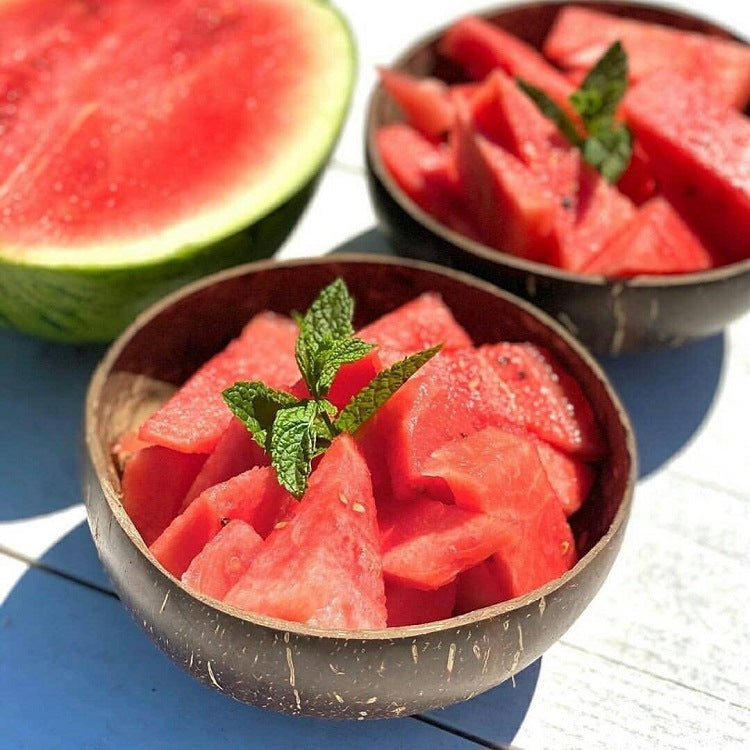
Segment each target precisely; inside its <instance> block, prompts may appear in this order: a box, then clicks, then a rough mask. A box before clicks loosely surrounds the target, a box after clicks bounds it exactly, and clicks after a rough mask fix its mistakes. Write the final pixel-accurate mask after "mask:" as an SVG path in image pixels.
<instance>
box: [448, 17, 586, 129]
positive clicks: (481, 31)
mask: <svg viewBox="0 0 750 750" xmlns="http://www.w3.org/2000/svg"><path fill="white" fill-rule="evenodd" d="M440 51H441V52H442V53H443V54H444V55H446V56H447V57H449V58H450V59H452V60H454V61H455V62H457V63H458V64H459V65H461V66H462V67H463V68H464V70H465V71H466V73H467V74H468V75H469V76H470V77H471V78H473V79H474V80H483V79H484V78H486V77H487V76H488V75H489V74H490V73H491V72H492V71H493V70H495V69H496V68H500V69H501V70H503V71H505V73H507V74H508V75H509V76H511V77H512V78H522V79H524V80H525V81H527V82H528V83H531V84H533V85H534V86H536V87H538V88H540V89H542V90H543V91H545V92H546V93H547V94H548V95H549V96H550V97H551V98H552V99H554V101H555V102H557V104H558V105H559V106H560V107H562V108H563V109H564V110H565V111H566V112H567V113H568V114H569V116H570V117H571V118H573V119H574V121H577V120H578V114H577V112H576V111H575V110H574V109H573V107H572V106H571V104H570V102H569V101H568V97H569V96H570V94H572V93H573V91H574V90H575V87H574V86H573V85H572V84H571V83H570V81H568V80H567V79H566V78H565V76H564V75H563V74H562V73H560V72H559V71H558V70H556V69H555V68H554V67H552V65H550V64H549V63H548V62H547V61H546V60H545V59H544V58H543V57H542V55H541V54H539V52H537V51H536V50H535V49H534V48H533V47H532V46H531V45H529V44H526V42H524V41H522V40H521V39H519V38H518V37H516V36H513V34H510V33H508V32H507V31H505V30H503V29H501V28H500V27H499V26H494V25H493V24H491V23H489V22H488V21H485V20H483V19H481V18H477V17H476V16H466V17H464V18H462V19H459V20H458V21H457V22H456V23H454V24H453V25H452V26H451V27H450V28H449V29H448V30H447V31H446V33H445V34H444V35H443V37H442V38H441V40H440Z"/></svg>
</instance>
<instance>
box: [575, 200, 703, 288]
mask: <svg viewBox="0 0 750 750" xmlns="http://www.w3.org/2000/svg"><path fill="white" fill-rule="evenodd" d="M713 265H714V259H713V258H712V256H711V253H709V251H708V250H707V248H706V247H705V246H704V244H703V243H702V242H701V240H700V238H699V237H698V236H697V235H696V234H695V232H694V231H693V230H692V229H691V228H690V227H689V226H688V225H687V224H686V223H685V221H684V220H683V219H682V217H681V216H680V215H679V214H678V213H677V212H676V211H675V210H674V208H673V207H672V205H671V204H670V203H669V201H667V200H666V199H665V198H664V197H663V196H656V197H655V198H652V199H651V200H649V201H648V202H647V203H644V204H643V205H642V206H641V207H640V209H639V211H638V213H637V214H636V215H635V216H634V217H633V219H632V220H631V221H630V222H629V223H628V224H626V225H625V226H624V227H623V228H622V229H621V230H620V231H619V232H618V233H617V234H616V235H615V236H614V237H612V239H610V241H609V242H608V243H607V244H606V245H605V246H604V248H603V249H602V251H601V252H600V253H598V254H597V255H594V256H593V257H592V258H591V259H590V261H589V262H588V263H587V264H586V265H585V266H584V267H583V268H582V269H581V270H582V271H583V272H584V273H598V274H602V275H604V276H608V277H610V278H618V277H629V276H636V275H638V274H667V273H690V272H692V271H703V270H705V269H707V268H712V267H713Z"/></svg>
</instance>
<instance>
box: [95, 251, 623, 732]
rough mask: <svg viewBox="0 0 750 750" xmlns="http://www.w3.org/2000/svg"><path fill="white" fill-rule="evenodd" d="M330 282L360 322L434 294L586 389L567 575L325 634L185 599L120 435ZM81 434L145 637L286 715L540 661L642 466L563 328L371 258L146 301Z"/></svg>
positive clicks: (113, 560)
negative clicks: (390, 622) (594, 462)
mask: <svg viewBox="0 0 750 750" xmlns="http://www.w3.org/2000/svg"><path fill="white" fill-rule="evenodd" d="M337 277H341V278H343V279H344V281H345V282H346V284H347V286H348V288H349V290H350V292H351V294H352V296H353V297H354V299H355V300H356V310H355V321H354V323H355V326H360V325H362V324H364V323H366V322H368V321H371V320H373V319H375V318H377V317H378V316H379V315H381V314H383V313H385V312H388V311H390V310H393V309H395V308H396V307H397V306H399V305H400V304H402V303H404V302H407V301H408V300H410V299H412V298H414V297H415V296H417V295H418V294H420V293H422V292H425V291H434V292H437V293H439V294H440V295H441V296H442V298H443V300H444V301H445V302H446V303H447V304H448V306H449V307H450V308H451V310H452V311H453V314H454V316H455V318H456V319H457V321H458V322H459V323H460V324H462V325H463V326H464V327H465V329H466V330H467V331H468V333H469V334H470V335H471V336H472V338H473V339H474V341H475V343H477V344H479V343H483V342H494V341H498V340H501V339H504V340H508V341H530V342H533V343H536V344H538V345H543V346H544V347H547V348H548V349H549V350H550V351H551V352H552V353H553V354H554V355H555V356H556V357H557V358H558V360H559V361H560V363H562V365H563V366H564V367H565V368H566V369H567V370H568V371H569V373H570V374H571V375H572V376H573V377H574V378H575V379H576V380H577V381H578V383H579V384H580V385H581V386H582V388H583V391H584V392H585V393H586V394H587V396H588V398H589V399H590V402H591V405H592V407H593V411H594V413H595V414H596V415H597V419H598V420H599V422H600V427H601V430H602V433H603V435H604V437H605V440H606V444H607V456H606V458H605V459H604V460H603V461H602V463H601V469H600V471H599V472H598V476H597V479H596V480H595V484H594V486H593V488H592V490H591V492H590V494H589V497H588V499H587V501H586V503H585V504H584V506H583V507H582V508H581V509H580V510H579V511H578V512H577V513H575V514H574V515H573V516H571V518H570V522H571V528H572V529H573V534H574V536H575V540H576V545H577V548H578V552H579V561H578V563H577V564H576V565H575V566H574V567H573V568H572V569H571V570H569V571H568V572H567V573H565V574H564V575H563V576H562V577H560V578H558V579H556V580H553V581H550V582H549V583H547V584H546V585H544V586H542V587H541V588H539V589H537V590H534V591H533V592H531V593H528V594H526V595H524V596H522V597H518V598H516V599H513V600H510V601H506V602H503V603H501V604H497V605H493V606H491V607H486V608H484V609H480V610H475V611H473V612H470V613H468V614H465V615H461V616H457V617H453V618H450V619H446V620H442V621H438V622H433V623H429V624H426V625H415V626H407V627H395V628H387V629H382V630H359V631H330V630H323V629H320V628H314V627H310V626H307V625H301V624H298V623H293V622H288V621H284V620H280V619H275V618H270V617H265V616H260V615H252V614H248V613H247V612H243V611H240V610H238V609H234V608H232V607H230V606H227V605H225V604H223V603H221V602H219V601H217V600H213V599H209V598H205V597H203V596H200V595H197V594H193V593H191V591H190V590H188V589H187V588H186V587H185V586H184V585H183V584H182V583H181V581H180V580H178V579H177V578H175V577H173V576H172V575H170V574H169V573H168V572H167V571H166V570H165V569H164V568H163V567H162V566H161V565H160V564H159V563H158V562H157V561H156V559H155V558H154V557H153V555H152V554H151V552H150V551H149V549H148V547H147V546H146V545H145V544H144V542H143V540H142V539H141V537H140V535H139V533H138V532H137V531H136V528H135V526H134V525H133V523H132V522H131V520H130V518H129V517H128V515H127V514H126V512H125V510H124V508H123V505H122V502H121V484H120V473H119V470H118V466H117V464H116V461H115V459H114V458H113V456H112V445H113V443H114V441H115V440H116V439H117V438H118V437H119V436H120V435H122V434H123V433H124V432H126V431H128V430H131V429H133V428H134V427H136V426H137V425H139V424H140V423H141V421H142V420H143V418H144V416H145V415H146V414H148V413H150V412H151V411H153V409H154V408H155V407H156V406H157V405H158V404H159V403H160V402H161V401H162V400H163V399H164V393H165V392H167V391H169V390H170V387H171V386H175V385H179V384H180V383H182V382H184V381H185V379H186V378H187V377H188V376H189V375H190V374H191V373H193V372H194V371H195V370H196V369H197V368H198V367H199V366H200V365H201V364H202V363H204V362H205V361H206V360H208V359H209V358H210V357H211V356H212V355H213V354H215V353H216V352H218V351H220V350H221V349H222V348H223V347H224V346H225V345H226V344H227V343H228V342H229V341H230V340H231V339H232V338H233V337H235V336H237V334H238V333H239V332H240V330H241V329H242V327H243V325H244V324H245V323H246V322H247V321H248V320H249V319H250V318H251V316H252V315H254V314H255V313H257V312H260V311H262V310H273V311H276V312H279V313H290V312H291V311H294V310H305V309H307V307H308V306H309V304H310V302H311V301H312V300H313V299H314V297H315V295H316V294H317V293H318V291H319V290H320V289H321V288H323V287H324V286H325V285H327V284H328V283H330V282H331V281H333V280H334V279H336V278H337ZM85 443H86V445H85V448H86V462H85V469H84V478H83V484H84V490H85V499H86V508H87V512H88V520H89V525H90V529H91V533H92V536H93V539H94V542H95V545H96V548H97V550H98V554H99V556H100V558H101V561H102V563H103V566H104V568H105V569H106V571H107V573H108V575H109V576H110V578H111V580H112V582H113V584H114V586H115V588H116V590H117V592H118V594H119V596H120V598H121V600H122V602H123V604H124V605H125V606H126V608H127V609H128V610H129V612H130V613H131V615H132V616H133V618H134V620H135V621H136V622H137V623H138V624H139V625H140V626H141V627H142V628H143V630H144V632H145V635H146V636H147V637H148V638H149V639H151V640H152V641H153V642H154V643H155V644H156V645H157V646H158V647H159V648H161V649H162V650H163V651H164V652H165V653H166V654H167V655H168V656H169V657H170V658H171V659H172V660H173V661H174V662H175V663H176V664H178V665H179V666H180V667H182V668H183V669H184V670H186V671H187V672H188V673H189V674H190V675H192V676H193V677H194V678H195V679H197V680H199V681H200V682H202V683H205V684H206V685H209V686H212V687H214V688H216V689H217V690H220V691H221V692H222V693H224V694H225V695H228V696H231V697H233V698H235V699H237V700H239V701H242V702H245V703H248V704H253V705H257V706H262V707H265V708H267V709H271V710H274V711H279V712H284V713H288V714H295V715H307V716H317V717H327V718H340V719H344V718H355V719H363V718H367V719H369V718H384V717H396V716H401V715H408V714H412V713H416V712H420V711H425V710H429V709H434V708H437V707H442V706H446V705H449V704H452V703H456V702H459V701H462V700H464V699H467V698H469V697H471V696H474V695H477V694H479V693H481V692H483V691H486V690H488V689H490V688H492V687H494V686H496V685H498V684H500V683H501V682H503V681H505V680H507V679H509V678H511V677H512V676H513V675H514V674H516V673H517V672H519V671H521V670H522V669H524V668H525V667H526V666H528V665H529V664H531V663H532V662H534V661H535V660H537V659H538V658H539V657H540V656H541V655H542V654H543V653H544V652H545V650H546V649H548V648H549V647H550V646H551V645H552V644H554V643H555V642H556V641H557V640H558V639H559V638H560V637H561V636H562V635H563V634H564V633H565V631H566V630H567V629H568V628H569V627H570V626H571V625H572V623H573V622H574V621H575V620H576V618H578V616H579V615H580V614H581V613H582V612H583V610H584V609H585V608H586V606H587V605H588V604H589V602H590V601H591V600H592V598H593V597H594V595H595V594H596V592H597V591H598V590H599V588H600V586H601V585H602V583H603V581H604V580H605V578H606V576H607V573H608V571H609V570H610V568H611V566H612V564H613V562H614V560H615V558H616V556H617V554H618V551H619V549H620V546H621V543H622V540H623V535H624V532H625V527H626V523H627V519H628V516H629V513H630V508H631V499H632V493H633V486H634V482H635V476H636V457H635V447H634V438H633V433H632V430H631V427H630V425H629V422H628V418H627V416H626V414H625V413H624V411H623V409H622V406H621V405H620V403H619V401H618V399H617V396H616V395H615V393H614V391H613V389H612V387H611V386H610V384H609V382H608V381H607V378H606V376H605V375H604V373H603V371H602V370H601V369H600V368H599V366H598V365H597V364H596V362H595V361H594V360H593V359H592V357H591V356H589V354H588V353H587V351H586V350H585V349H584V348H583V347H582V346H581V345H580V344H579V343H577V341H576V340H575V339H574V338H573V337H572V336H571V335H570V334H569V333H568V332H567V331H566V330H565V329H564V328H563V327H562V326H561V325H559V324H557V323H556V322H555V321H553V320H552V319H551V318H549V317H548V316H546V315H545V314H543V313H541V312H539V311H538V310H537V309H536V308H534V307H533V306H531V305H529V304H528V303H526V302H524V301H522V300H519V299H517V298H515V297H513V296H512V295H510V294H508V293H507V292H505V291H501V290H498V289H497V288H496V287H494V286H492V285H490V284H487V283H486V282H484V281H480V280H477V279H475V278H473V277H471V276H468V275H466V274H464V273H461V272H457V271H453V270H448V269H444V268H442V267H440V266H437V265H432V264H427V263H424V262H420V261H414V260H403V261H401V260H394V259H392V258H387V257H379V256H374V255H373V256H354V255H343V254H342V255H340V256H335V257H333V256H329V258H327V259H326V258H323V259H317V260H304V261H287V262H278V261H276V262H275V261H264V262H259V263H255V264H250V265H246V266H241V267H237V268H234V269H231V270H229V271H225V272H221V273H219V274H216V275H213V276H210V277H207V278H205V279H203V280H201V281H199V282H196V283H194V284H192V285H190V286H187V287H185V288H183V289H182V290H180V291H178V292H176V293H174V294H172V295H171V296H168V297H167V298H165V299H164V300H163V301H161V302H160V303H158V304H156V305H155V306H153V307H151V308H150V309H148V310H147V311H146V312H145V313H143V314H142V315H141V316H140V317H138V318H137V319H136V320H135V321H134V322H133V323H132V324H131V325H130V327H129V328H128V329H127V330H126V331H125V332H124V333H123V334H122V335H121V336H120V337H119V338H118V339H117V340H116V341H115V342H114V343H113V344H112V346H111V348H110V349H109V351H108V353H107V354H106V355H105V357H104V359H103V360H102V362H101V363H100V365H99V366H98V368H97V370H96V372H95V373H94V375H93V378H92V380H91V383H90V387H89V391H88V395H87V400H86V407H85Z"/></svg>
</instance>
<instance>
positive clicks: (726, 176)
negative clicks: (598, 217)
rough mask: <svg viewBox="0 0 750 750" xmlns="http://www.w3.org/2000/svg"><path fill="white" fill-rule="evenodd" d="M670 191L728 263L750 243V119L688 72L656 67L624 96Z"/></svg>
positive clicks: (629, 116)
mask: <svg viewBox="0 0 750 750" xmlns="http://www.w3.org/2000/svg"><path fill="white" fill-rule="evenodd" d="M623 106H624V111H625V116H626V118H627V121H628V124H629V125H630V127H631V128H632V129H633V131H634V132H635V135H636V137H637V138H638V140H639V141H640V143H641V145H642V147H643V149H644V151H646V153H647V154H648V156H649V157H650V160H651V168H652V170H653V173H654V175H655V177H656V179H657V180H658V182H659V185H660V186H661V188H662V190H663V192H664V195H665V197H666V198H667V199H668V200H669V201H670V202H671V203H672V205H673V206H674V207H675V208H676V209H677V211H678V212H679V213H680V215H681V216H683V217H684V218H685V219H686V220H687V221H689V222H690V224H691V226H692V227H694V228H695V229H696V230H697V231H698V233H699V235H700V237H701V239H702V240H703V241H704V242H706V243H707V244H708V245H709V247H710V249H711V250H712V251H713V252H715V253H717V254H718V255H719V256H720V257H722V258H724V259H726V260H727V261H736V260H741V259H742V258H744V257H747V253H748V248H750V169H748V166H747V165H748V164H750V118H748V117H746V116H744V115H742V114H740V113H738V112H736V111H735V110H734V109H732V108H731V107H730V106H729V105H727V104H722V103H721V102H720V101H719V100H718V99H716V98H714V97H713V96H712V95H711V94H710V93H707V92H706V91H705V90H704V88H703V87H702V86H701V85H700V84H699V83H696V82H694V81H691V80H688V79H686V78H685V77H683V76H680V75H677V74H674V73H670V72H666V71H665V72H659V73H654V74H652V75H651V76H648V77H647V78H646V79H645V80H643V81H642V82H641V83H639V84H638V85H637V86H635V87H634V88H633V89H631V90H630V91H629V92H628V94H627V96H626V97H625V100H624V105H623Z"/></svg>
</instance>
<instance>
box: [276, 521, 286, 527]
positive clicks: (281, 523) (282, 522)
mask: <svg viewBox="0 0 750 750" xmlns="http://www.w3.org/2000/svg"><path fill="white" fill-rule="evenodd" d="M284 526H286V521H279V522H278V523H277V524H276V525H275V526H274V529H283V528H284Z"/></svg>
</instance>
